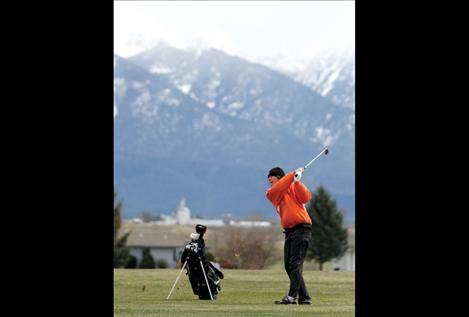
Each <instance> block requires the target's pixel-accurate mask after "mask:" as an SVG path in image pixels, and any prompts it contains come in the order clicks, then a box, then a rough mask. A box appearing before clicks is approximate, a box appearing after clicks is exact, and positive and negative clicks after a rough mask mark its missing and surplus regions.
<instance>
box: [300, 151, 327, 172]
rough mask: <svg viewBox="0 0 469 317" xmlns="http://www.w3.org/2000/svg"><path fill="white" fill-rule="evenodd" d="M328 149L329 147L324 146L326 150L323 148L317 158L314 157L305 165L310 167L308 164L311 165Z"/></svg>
mask: <svg viewBox="0 0 469 317" xmlns="http://www.w3.org/2000/svg"><path fill="white" fill-rule="evenodd" d="M326 150H327V147H326V148H324V150H322V151H321V153H319V154H318V155H316V157H315V158H313V159H312V160H311V161H309V163H308V164H306V165H305V169H307V168H308V166H310V165H311V163H313V162H314V161H315V160H316V159H317V158H318V157H319V156H321V154H322V153H324V152H325V151H326Z"/></svg>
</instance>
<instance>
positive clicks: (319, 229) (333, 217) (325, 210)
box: [306, 185, 348, 271]
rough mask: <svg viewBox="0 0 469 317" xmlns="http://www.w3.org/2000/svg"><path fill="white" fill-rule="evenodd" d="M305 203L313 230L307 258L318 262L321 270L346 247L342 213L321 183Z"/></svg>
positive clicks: (345, 232)
mask: <svg viewBox="0 0 469 317" xmlns="http://www.w3.org/2000/svg"><path fill="white" fill-rule="evenodd" d="M312 196H313V197H312V198H311V201H310V202H309V203H308V204H307V205H306V210H307V211H308V214H309V216H310V217H311V221H312V222H313V226H312V227H313V230H312V237H311V243H310V245H309V248H308V252H307V258H308V259H314V260H316V261H318V262H319V270H321V271H322V267H323V263H325V262H327V261H330V260H332V259H335V258H338V257H341V256H343V255H344V254H345V252H346V251H347V249H348V243H347V229H346V228H344V227H343V225H342V222H343V214H342V212H341V211H340V210H339V209H338V208H337V203H336V201H335V199H332V197H331V195H330V194H329V193H328V192H327V191H326V189H325V188H324V187H323V186H322V185H321V186H319V187H318V189H317V191H316V193H313V195H312Z"/></svg>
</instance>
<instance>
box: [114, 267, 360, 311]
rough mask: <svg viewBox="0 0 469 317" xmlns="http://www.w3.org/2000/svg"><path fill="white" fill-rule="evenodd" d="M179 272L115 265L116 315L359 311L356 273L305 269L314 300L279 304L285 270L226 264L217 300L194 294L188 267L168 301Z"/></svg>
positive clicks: (283, 289) (287, 282) (284, 288)
mask: <svg viewBox="0 0 469 317" xmlns="http://www.w3.org/2000/svg"><path fill="white" fill-rule="evenodd" d="M179 271H180V270H177V269H147V270H145V269H115V270H114V316H115V317H120V316H158V317H164V316H170V317H185V316H188V317H189V316H190V317H193V316H204V317H205V316H207V317H210V316H214V317H215V316H216V317H222V316H230V317H231V316H237V317H238V316H239V317H248V316H252V317H260V316H279V317H280V316H281V317H285V316H321V317H327V316H355V273H353V272H319V271H305V272H304V273H303V276H304V278H305V281H306V285H307V287H308V290H309V292H310V295H311V297H312V298H313V305H275V304H274V300H277V299H281V298H282V297H283V296H284V295H285V294H286V292H287V291H288V287H289V281H288V278H287V275H286V273H285V272H284V271H281V270H228V269H225V270H223V273H224V274H225V278H224V279H223V280H221V286H222V291H221V292H220V293H219V296H218V299H217V300H215V301H213V302H212V301H203V300H199V299H198V297H197V296H196V295H194V294H193V293H192V288H191V285H190V283H189V279H188V278H187V276H186V275H185V272H184V273H183V274H181V278H180V279H179V282H178V283H177V285H176V287H175V288H174V291H173V293H172V294H171V297H170V298H169V300H166V297H167V296H168V294H169V291H170V290H171V287H172V285H173V283H174V281H175V280H176V277H177V275H178V273H179ZM144 285H145V290H143V286H144Z"/></svg>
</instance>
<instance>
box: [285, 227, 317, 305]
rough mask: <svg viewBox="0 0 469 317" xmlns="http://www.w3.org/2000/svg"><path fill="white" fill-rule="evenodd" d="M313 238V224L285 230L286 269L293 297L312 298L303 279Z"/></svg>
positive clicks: (290, 294) (290, 292)
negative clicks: (306, 259)
mask: <svg viewBox="0 0 469 317" xmlns="http://www.w3.org/2000/svg"><path fill="white" fill-rule="evenodd" d="M310 240H311V226H308V225H300V226H296V227H295V228H293V229H286V230H285V247H284V261H285V271H287V274H288V277H289V278H290V290H289V291H288V295H289V296H291V297H295V298H296V297H299V298H302V299H304V298H310V296H309V294H308V290H307V289H306V285H305V282H304V280H303V276H302V275H303V262H304V260H305V256H306V251H307V250H308V246H309V241H310Z"/></svg>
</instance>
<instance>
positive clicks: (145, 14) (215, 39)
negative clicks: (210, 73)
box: [114, 1, 355, 60]
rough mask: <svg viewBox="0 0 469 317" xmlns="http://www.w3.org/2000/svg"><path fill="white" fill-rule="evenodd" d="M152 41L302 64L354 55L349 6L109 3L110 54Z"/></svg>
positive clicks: (352, 17)
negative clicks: (328, 55) (325, 56)
mask: <svg viewBox="0 0 469 317" xmlns="http://www.w3.org/2000/svg"><path fill="white" fill-rule="evenodd" d="M158 40H164V41H166V42H167V43H168V44H170V45H172V46H175V47H177V48H180V49H186V48H189V47H194V46H196V47H197V46H199V47H200V46H204V45H209V46H211V47H215V48H218V49H222V50H224V51H225V52H226V53H228V54H230V55H235V56H239V57H243V58H247V59H251V60H255V59H257V58H259V57H263V56H272V57H274V56H283V57H287V58H297V59H308V58H312V57H315V56H317V55H319V54H321V53H323V52H341V53H349V54H353V53H354V51H355V2H354V1H114V52H115V53H116V54H118V55H120V56H122V57H129V56H131V55H134V54H136V53H139V52H141V51H143V50H144V49H147V48H149V47H151V46H153V45H155V43H156V42H157V41H158Z"/></svg>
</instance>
